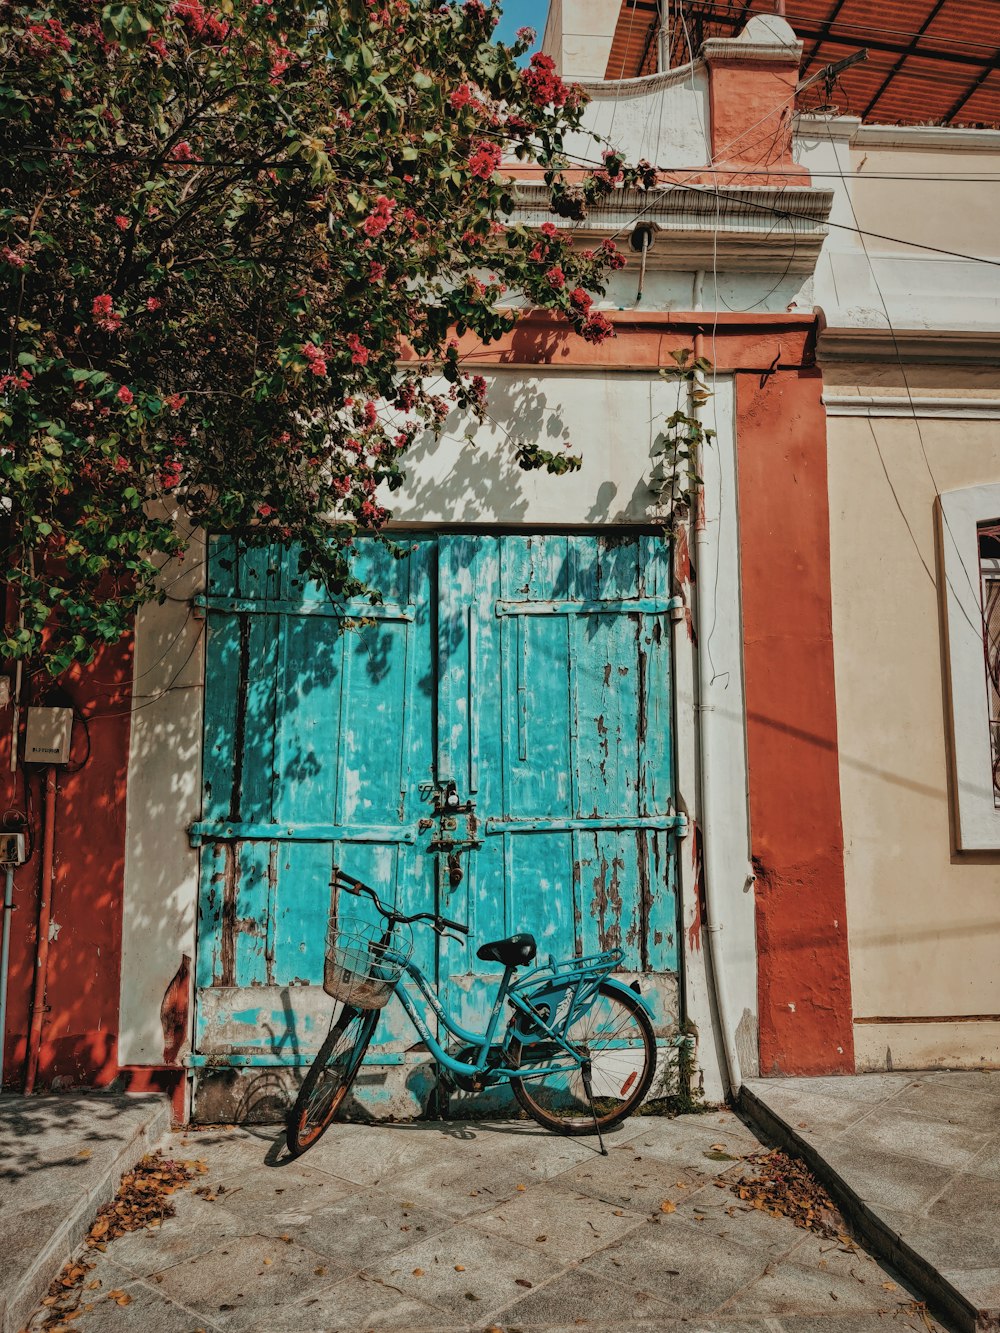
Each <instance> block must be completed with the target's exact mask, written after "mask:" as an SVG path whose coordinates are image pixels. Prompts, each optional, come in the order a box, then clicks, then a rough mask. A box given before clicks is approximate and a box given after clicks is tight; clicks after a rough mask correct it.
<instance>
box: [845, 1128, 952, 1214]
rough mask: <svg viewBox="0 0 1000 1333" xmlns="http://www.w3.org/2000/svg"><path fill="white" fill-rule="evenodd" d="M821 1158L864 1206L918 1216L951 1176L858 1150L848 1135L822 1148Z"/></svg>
mask: <svg viewBox="0 0 1000 1333" xmlns="http://www.w3.org/2000/svg"><path fill="white" fill-rule="evenodd" d="M823 1158H824V1160H825V1161H826V1162H827V1163H828V1164H829V1165H830V1166H831V1167H832V1168H833V1170H834V1171H836V1172H837V1174H838V1175H839V1176H840V1177H841V1179H842V1180H844V1181H845V1182H846V1183H847V1185H848V1186H849V1187H850V1188H851V1189H853V1190H854V1191H855V1193H856V1194H857V1195H858V1197H859V1198H861V1199H864V1200H865V1202H866V1203H870V1204H872V1206H873V1207H875V1208H879V1207H882V1206H883V1205H884V1206H886V1207H889V1208H897V1209H899V1210H900V1211H901V1212H904V1213H905V1212H912V1213H916V1212H919V1211H920V1209H921V1208H923V1207H924V1206H925V1205H926V1204H929V1203H930V1202H931V1201H932V1200H933V1199H934V1198H935V1197H936V1196H937V1195H938V1194H940V1192H941V1191H942V1190H943V1189H945V1187H946V1186H947V1185H948V1183H949V1182H950V1181H951V1180H952V1178H953V1176H954V1172H953V1171H951V1170H948V1169H947V1168H944V1167H936V1166H933V1165H932V1164H931V1163H930V1162H926V1161H923V1160H918V1159H916V1158H913V1157H897V1156H896V1155H895V1154H893V1153H891V1152H884V1151H879V1150H877V1149H872V1148H862V1147H859V1146H858V1145H856V1144H855V1143H854V1141H853V1139H852V1138H851V1137H850V1136H849V1135H848V1136H847V1137H845V1138H843V1139H839V1140H835V1141H832V1142H830V1143H827V1144H825V1145H824V1147H823Z"/></svg>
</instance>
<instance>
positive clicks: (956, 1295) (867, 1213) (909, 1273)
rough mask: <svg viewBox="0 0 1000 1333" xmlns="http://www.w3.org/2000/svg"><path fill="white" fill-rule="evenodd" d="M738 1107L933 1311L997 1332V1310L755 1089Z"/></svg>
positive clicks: (972, 1328) (967, 1327) (968, 1330)
mask: <svg viewBox="0 0 1000 1333" xmlns="http://www.w3.org/2000/svg"><path fill="white" fill-rule="evenodd" d="M738 1106H739V1109H740V1110H741V1111H743V1113H744V1114H745V1115H746V1117H747V1119H748V1120H749V1121H750V1122H751V1123H752V1124H753V1126H754V1128H755V1129H757V1130H759V1131H760V1133H761V1135H762V1136H763V1137H764V1138H765V1139H768V1140H769V1141H770V1142H772V1143H774V1144H776V1145H777V1146H778V1147H780V1148H785V1149H789V1150H790V1151H792V1152H793V1153H794V1154H795V1155H796V1157H801V1158H802V1160H803V1161H804V1162H805V1163H806V1165H807V1166H808V1167H809V1169H810V1170H811V1171H812V1173H813V1175H814V1176H815V1177H816V1178H817V1180H819V1181H820V1183H821V1184H822V1185H823V1186H824V1187H825V1189H826V1190H827V1192H828V1193H829V1195H830V1197H831V1198H832V1199H833V1201H834V1203H835V1204H836V1205H837V1207H838V1208H839V1209H840V1211H841V1212H842V1213H843V1215H844V1217H845V1218H847V1220H848V1221H849V1222H850V1224H851V1226H852V1227H853V1229H854V1230H855V1231H856V1232H857V1233H858V1234H859V1235H860V1236H861V1238H862V1240H863V1241H864V1242H865V1244H866V1246H868V1248H869V1249H871V1250H872V1251H873V1252H874V1253H875V1254H876V1255H877V1257H878V1258H880V1259H884V1260H886V1262H888V1263H890V1264H892V1266H893V1267H894V1268H896V1269H898V1271H899V1272H900V1273H901V1274H902V1275H903V1277H904V1278H906V1280H907V1282H908V1283H909V1284H910V1285H911V1286H912V1287H914V1288H915V1289H916V1290H917V1291H919V1292H920V1294H921V1296H923V1297H924V1299H925V1300H926V1302H927V1305H928V1307H929V1309H930V1310H931V1312H932V1313H933V1314H936V1315H938V1316H939V1317H940V1318H941V1319H943V1320H947V1321H948V1322H949V1323H951V1324H953V1325H954V1326H955V1328H956V1329H958V1330H959V1333H995V1331H996V1330H998V1329H1000V1310H979V1309H977V1308H976V1306H974V1305H973V1304H972V1302H971V1301H970V1300H969V1299H968V1297H967V1296H964V1295H963V1294H962V1292H961V1291H960V1290H959V1289H958V1288H957V1287H956V1286H954V1285H953V1284H952V1283H951V1282H949V1281H948V1279H947V1278H946V1277H945V1276H944V1275H943V1274H942V1273H941V1272H939V1270H938V1269H937V1268H935V1267H934V1265H933V1264H932V1263H930V1262H929V1260H927V1259H925V1258H924V1257H923V1255H921V1254H920V1252H919V1251H918V1250H915V1249H914V1248H913V1246H912V1245H910V1244H909V1243H908V1242H907V1241H906V1240H904V1239H903V1237H902V1236H900V1235H899V1234H898V1233H897V1232H896V1231H894V1230H893V1229H892V1227H890V1226H889V1224H888V1223H887V1222H886V1221H884V1220H883V1218H881V1217H880V1216H879V1215H878V1213H877V1212H876V1211H875V1210H874V1209H873V1208H872V1207H871V1205H870V1204H867V1203H865V1201H864V1200H863V1199H861V1198H860V1197H859V1196H858V1194H857V1193H856V1192H855V1191H854V1190H853V1189H852V1188H851V1186H850V1185H849V1184H848V1183H847V1181H846V1180H844V1178H843V1176H841V1175H839V1174H838V1173H837V1172H836V1171H835V1170H834V1169H833V1167H831V1166H830V1165H829V1163H828V1162H827V1161H826V1160H825V1158H824V1157H823V1156H822V1155H821V1154H820V1152H819V1151H818V1150H817V1149H816V1148H814V1147H813V1145H812V1144H811V1143H809V1141H808V1140H807V1139H804V1138H803V1137H802V1136H801V1135H800V1134H797V1133H796V1132H795V1130H794V1129H793V1128H792V1126H791V1125H790V1124H789V1123H788V1122H787V1121H786V1120H783V1119H782V1118H781V1117H780V1116H779V1115H777V1114H776V1113H775V1112H774V1111H772V1110H771V1108H770V1107H769V1106H768V1105H767V1104H766V1102H763V1101H761V1099H760V1098H759V1097H758V1096H757V1095H756V1093H754V1092H752V1091H751V1090H750V1089H749V1088H747V1087H746V1086H744V1087H742V1088H741V1089H740V1094H739V1099H738Z"/></svg>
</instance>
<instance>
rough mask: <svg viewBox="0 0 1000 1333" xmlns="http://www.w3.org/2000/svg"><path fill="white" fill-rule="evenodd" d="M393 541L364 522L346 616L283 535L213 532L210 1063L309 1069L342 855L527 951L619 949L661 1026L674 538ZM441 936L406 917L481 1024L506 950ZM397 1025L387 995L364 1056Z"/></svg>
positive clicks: (201, 1003) (199, 1021) (375, 1054)
mask: <svg viewBox="0 0 1000 1333" xmlns="http://www.w3.org/2000/svg"><path fill="white" fill-rule="evenodd" d="M406 544H407V547H408V554H407V555H406V557H405V558H403V559H401V560H397V559H393V558H392V556H391V555H390V554H389V553H388V552H387V551H385V549H384V548H382V547H379V546H378V545H377V544H376V543H374V542H359V543H358V555H357V561H358V572H359V573H360V575H361V577H363V578H367V579H369V580H370V581H371V582H372V583H373V584H375V585H376V586H378V587H379V588H380V590H381V591H382V593H383V598H384V601H383V604H382V605H381V606H378V607H368V606H366V607H365V608H363V612H364V616H365V619H366V621H368V622H370V623H366V624H364V625H363V626H361V627H360V628H354V629H347V630H346V631H343V632H341V628H342V627H341V625H340V624H338V620H337V615H338V612H339V613H340V614H341V615H342V614H343V613H344V611H345V610H347V611H350V612H351V613H352V614H353V615H355V616H360V614H361V613H362V608H360V607H357V608H350V607H349V608H337V607H334V606H333V605H332V604H331V603H330V601H329V599H328V598H326V597H325V595H324V594H323V592H322V590H321V589H320V588H318V587H317V586H315V585H312V584H307V583H306V582H305V581H304V579H303V578H302V576H300V575H299V574H298V573H297V572H296V571H297V561H296V553H295V551H294V550H291V549H283V548H278V547H273V548H264V549H261V550H257V551H249V552H243V553H242V554H240V555H239V556H237V553H236V552H235V551H234V550H233V548H232V546H231V545H230V543H229V542H228V541H226V540H222V539H220V540H216V541H213V542H212V543H210V578H209V595H208V627H209V638H208V650H207V652H208V658H207V661H208V665H207V680H206V724H205V725H206V737H205V775H204V778H205V786H204V808H203V818H202V820H201V822H200V823H199V824H197V825H196V826H195V828H194V830H193V831H194V835H195V837H196V838H198V839H200V841H201V842H202V845H203V852H202V884H203V891H202V899H201V905H200V916H199V926H200V935H199V944H198V950H197V961H196V985H197V997H198V998H197V1008H196V1025H195V1026H196V1046H195V1050H196V1052H197V1054H198V1055H199V1056H200V1057H202V1058H204V1059H210V1060H212V1061H213V1062H214V1063H215V1064H217V1065H219V1066H220V1067H225V1066H226V1064H227V1060H228V1061H229V1062H230V1063H232V1062H233V1060H235V1059H236V1057H239V1058H241V1059H245V1060H248V1059H255V1060H262V1061H263V1060H266V1061H267V1062H268V1064H270V1063H272V1062H273V1063H276V1064H281V1063H282V1062H287V1063H288V1064H289V1065H295V1064H298V1065H299V1066H300V1065H301V1064H302V1062H304V1061H307V1060H308V1057H309V1054H310V1052H311V1051H312V1050H314V1049H315V1046H316V1044H317V1043H318V1041H319V1040H320V1039H321V1036H322V1032H323V1030H324V1028H325V1024H326V1022H327V1021H328V1019H329V1014H330V1002H329V1001H328V1000H327V999H326V997H325V996H324V994H323V992H322V990H321V988H320V985H319V983H320V981H321V978H322V970H323V968H322V960H323V951H324V938H325V930H326V923H327V917H328V913H329V907H330V903H329V889H328V885H329V882H330V870H331V866H332V864H333V863H337V864H340V865H342V866H343V868H344V869H345V870H347V871H348V872H349V873H352V874H355V875H357V876H359V877H360V878H362V879H364V880H367V881H368V882H370V883H372V884H373V885H375V886H376V887H377V888H378V889H379V890H380V892H381V893H382V895H383V896H384V897H385V898H387V899H390V900H395V901H396V902H397V903H399V904H400V905H401V906H402V907H403V910H409V911H418V910H427V908H428V907H429V906H431V905H432V904H434V903H436V904H437V905H438V907H439V909H440V910H441V911H442V912H443V913H444V914H445V915H448V916H452V917H456V918H459V919H467V920H468V921H469V924H470V926H471V928H472V931H473V939H474V940H480V941H481V940H484V939H490V938H496V937H498V936H501V935H504V934H507V933H511V932H513V931H515V930H520V929H524V930H530V931H532V932H533V933H534V934H535V935H536V937H537V939H538V942H539V953H540V955H541V956H542V957H543V958H544V957H545V956H546V955H547V954H548V953H550V952H551V953H555V954H557V955H568V954H572V953H574V952H583V953H592V952H595V951H597V950H600V949H604V948H609V947H621V948H622V949H624V951H625V955H626V956H625V962H624V969H625V970H626V972H627V973H629V974H638V973H645V974H647V976H648V977H649V983H648V984H647V985H646V986H645V989H646V990H649V991H651V993H652V995H653V996H654V1002H655V1003H656V1005H657V1009H658V1012H657V1025H658V1027H659V1028H660V1030H661V1031H663V1032H668V1031H672V1030H673V1029H674V1027H675V1025H676V1020H677V1014H676V999H675V997H676V970H677V952H676V943H675V941H676V937H677V921H676V900H675V891H674V884H675V848H676V825H677V818H676V814H675V810H674V805H673V774H672V766H673V755H672V745H671V735H670V717H671V693H670V692H671V664H670V657H669V654H670V638H671V636H670V635H669V634H662V633H661V626H662V624H663V623H664V622H665V620H666V617H667V616H668V614H669V611H670V608H671V606H672V605H673V604H674V603H673V601H672V598H671V595H670V594H671V589H670V551H669V547H668V546H667V545H666V544H665V543H664V541H663V539H662V537H660V536H652V535H634V534H627V535H626V534H615V535H611V536H605V537H599V536H594V535H586V536H582V535H581V536H573V535H559V536H555V535H548V536H545V535H533V536H531V537H525V536H514V535H508V536H488V535H480V534H475V535H472V534H462V535H449V536H440V537H436V538H435V537H426V536H420V537H418V538H409V537H408V538H407V540H406ZM450 783H453V784H454V791H455V796H456V800H457V802H458V807H457V808H456V810H455V812H454V814H453V815H451V816H450V817H448V818H445V817H444V812H443V806H442V801H441V797H442V793H443V792H444V790H445V788H446V787H447V785H448V784H450ZM351 910H352V911H353V912H355V913H363V912H364V908H363V907H361V906H357V905H356V904H355V903H354V901H353V900H352V903H351ZM435 943H436V941H435V938H434V936H433V934H432V933H431V932H429V931H422V932H420V931H418V933H417V935H416V944H417V948H418V951H419V954H418V956H419V960H420V962H421V965H422V966H423V967H424V969H425V971H426V972H427V973H428V975H431V976H434V975H437V977H438V979H439V986H440V989H441V992H442V996H443V998H444V999H445V1000H446V1002H447V1003H448V1004H449V1005H450V1006H453V1008H454V1010H455V1013H456V1015H457V1016H458V1018H459V1021H460V1022H463V1023H464V1024H465V1025H467V1026H476V1025H477V1024H479V1023H480V1022H481V1021H482V1020H483V1018H484V1015H485V1013H486V1012H488V1009H489V1006H490V1003H491V1001H492V993H493V986H494V983H495V980H496V979H497V976H498V974H497V971H496V969H494V968H492V967H486V966H484V965H483V964H481V963H479V962H478V961H477V960H476V959H475V946H474V945H472V946H470V947H468V948H467V947H465V946H464V945H463V944H460V943H459V942H457V941H451V940H445V941H443V942H442V943H441V945H440V949H439V952H438V953H437V954H436V955H435V952H434V947H435ZM650 983H651V984H650ZM411 1043H412V1033H410V1032H409V1030H408V1028H407V1026H406V1023H405V1019H403V1018H402V1016H401V1015H400V1014H399V1012H398V1006H393V1005H390V1006H389V1008H388V1010H387V1011H386V1013H385V1015H384V1017H383V1020H382V1022H381V1024H380V1027H379V1029H378V1031H377V1033H376V1037H375V1042H374V1045H373V1049H372V1056H371V1059H372V1061H373V1062H374V1063H375V1064H378V1063H379V1062H380V1061H381V1062H385V1061H387V1060H391V1059H402V1058H404V1054H403V1053H404V1051H405V1049H406V1047H407V1046H409V1045H410V1044H411ZM216 1100H217V1099H214V1098H211V1097H210V1098H208V1101H210V1102H211V1103H212V1104H213V1105H215V1101H216Z"/></svg>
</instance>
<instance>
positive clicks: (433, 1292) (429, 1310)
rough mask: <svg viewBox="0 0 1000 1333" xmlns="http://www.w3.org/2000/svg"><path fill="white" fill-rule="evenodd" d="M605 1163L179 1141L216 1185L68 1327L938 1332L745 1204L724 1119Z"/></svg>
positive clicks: (417, 1146) (534, 1137) (827, 1244)
mask: <svg viewBox="0 0 1000 1333" xmlns="http://www.w3.org/2000/svg"><path fill="white" fill-rule="evenodd" d="M608 1146H609V1149H610V1151H609V1155H608V1156H607V1157H600V1156H599V1155H598V1154H597V1152H596V1151H595V1145H594V1144H593V1143H592V1142H591V1140H589V1139H585V1138H580V1139H568V1138H560V1137H556V1136H553V1135H551V1134H548V1133H546V1132H545V1131H543V1130H541V1129H539V1128H537V1127H536V1126H534V1125H532V1124H530V1123H524V1122H513V1123H497V1124H493V1123H482V1122H475V1123H470V1122H462V1123H458V1122H455V1123H450V1122H449V1123H432V1122H422V1123H412V1124H392V1125H390V1124H384V1123H382V1124H374V1125H362V1124H343V1125H339V1124H338V1125H334V1126H332V1127H331V1129H330V1130H329V1131H328V1132H327V1134H326V1136H325V1137H324V1138H323V1139H322V1140H321V1141H320V1143H319V1144H317V1145H316V1147H315V1148H314V1149H313V1150H312V1151H310V1152H309V1153H308V1154H307V1155H306V1156H305V1157H303V1158H300V1159H298V1160H296V1161H289V1160H288V1159H287V1157H286V1156H285V1154H284V1151H283V1144H282V1139H281V1137H280V1135H278V1133H277V1131H276V1130H274V1129H273V1128H268V1129H264V1128H263V1127H252V1128H251V1127H244V1128H241V1129H236V1128H224V1129H206V1130H194V1129H188V1130H184V1131H174V1132H172V1133H171V1134H169V1135H168V1136H167V1137H166V1138H165V1139H164V1140H163V1142H162V1144H161V1147H162V1149H163V1151H164V1152H165V1153H166V1154H168V1155H169V1156H171V1157H173V1158H175V1159H189V1160H190V1159H193V1160H201V1161H204V1162H205V1163H206V1164H207V1168H208V1169H207V1171H206V1172H205V1173H204V1174H202V1175H200V1176H199V1177H198V1178H197V1180H196V1181H195V1182H193V1185H192V1187H190V1188H187V1189H184V1190H182V1191H180V1192H178V1193H177V1194H175V1195H174V1196H172V1198H173V1201H174V1202H175V1203H176V1208H177V1212H176V1216H175V1217H172V1218H168V1219H166V1220H164V1221H163V1223H162V1225H160V1226H159V1227H157V1228H155V1229H152V1230H144V1231H137V1232H133V1233H130V1234H127V1235H124V1236H121V1237H119V1238H117V1239H115V1240H113V1241H111V1242H110V1243H109V1244H108V1246H107V1249H106V1251H105V1252H104V1253H100V1252H99V1251H95V1250H91V1251H89V1252H87V1256H86V1257H87V1261H88V1262H90V1263H93V1264H94V1265H95V1267H94V1268H93V1269H92V1271H91V1272H90V1273H88V1274H87V1288H86V1293H87V1305H89V1306H91V1307H92V1308H91V1309H89V1310H87V1309H83V1310H82V1311H81V1313H80V1315H79V1317H78V1318H76V1319H75V1320H74V1321H73V1322H72V1323H71V1324H70V1325H67V1327H69V1328H71V1329H72V1330H82V1333H96V1331H100V1333H104V1331H105V1330H107V1331H108V1333H196V1330H198V1329H202V1330H205V1331H206V1333H207V1330H217V1329H220V1330H241V1331H243V1333H291V1330H294V1333H310V1330H315V1331H318V1330H323V1333H331V1331H337V1330H364V1329H380V1330H406V1331H407V1333H430V1330H442V1331H443V1330H449V1333H453V1331H455V1330H468V1331H469V1333H471V1331H472V1330H477V1331H478V1333H484V1331H485V1330H493V1333H496V1330H503V1333H514V1331H515V1330H523V1331H524V1333H529V1331H530V1333H538V1331H540V1330H547V1331H548V1333H557V1331H558V1333H569V1331H570V1330H573V1331H574V1333H575V1331H576V1330H579V1329H581V1328H582V1329H586V1330H589V1331H590V1333H611V1331H612V1330H616V1331H623V1330H628V1331H629V1333H651V1331H652V1330H665V1331H666V1330H669V1331H670V1333H674V1331H675V1330H676V1331H677V1333H680V1331H681V1330H684V1333H817V1331H819V1333H875V1330H878V1333H888V1331H889V1330H892V1333H896V1331H897V1330H898V1331H900V1333H902V1330H906V1329H917V1330H921V1331H922V1333H926V1331H927V1330H940V1329H942V1328H944V1327H945V1326H943V1325H940V1324H938V1323H936V1322H935V1321H934V1320H933V1319H932V1318H930V1317H929V1316H927V1315H926V1314H925V1313H922V1311H921V1308H920V1306H919V1305H918V1304H917V1303H916V1302H917V1296H916V1292H915V1291H913V1290H911V1289H909V1288H908V1287H907V1286H906V1283H905V1282H904V1281H903V1279H902V1278H901V1277H900V1275H899V1274H898V1273H897V1272H895V1271H894V1270H893V1269H891V1268H888V1267H886V1266H883V1265H880V1264H879V1263H878V1262H876V1260H874V1259H873V1258H871V1257H870V1256H869V1255H868V1254H866V1253H865V1252H864V1250H863V1249H861V1248H857V1247H855V1246H853V1245H851V1244H843V1243H841V1242H840V1241H839V1240H838V1239H836V1238H835V1237H834V1238H830V1239H827V1238H823V1237H820V1236H818V1235H816V1234H814V1233H811V1232H808V1231H804V1230H802V1229H800V1228H798V1227H796V1226H795V1225H794V1224H793V1223H792V1221H791V1220H790V1219H789V1218H787V1217H780V1216H779V1217H775V1216H771V1215H769V1214H768V1213H766V1212H763V1211H758V1210H754V1209H753V1208H751V1207H750V1206H749V1205H748V1204H747V1203H745V1202H743V1201H741V1200H740V1199H739V1197H738V1196H737V1194H735V1193H734V1192H733V1191H732V1189H731V1186H732V1185H733V1184H734V1183H735V1182H736V1181H737V1180H738V1179H739V1178H740V1177H741V1176H743V1175H745V1174H747V1173H752V1172H753V1171H754V1169H755V1167H754V1164H753V1162H752V1161H751V1162H748V1161H746V1160H744V1159H745V1158H746V1157H747V1156H748V1155H750V1154H753V1153H755V1152H757V1151H759V1150H760V1148H761V1142H760V1140H759V1138H758V1137H757V1135H755V1134H754V1133H753V1132H752V1131H751V1130H750V1129H748V1128H747V1126H746V1125H745V1124H744V1123H743V1121H742V1120H740V1119H739V1118H738V1117H737V1116H736V1115H734V1114H733V1113H731V1112H728V1111H712V1112H709V1113H703V1114H699V1115H686V1116H681V1117H678V1118H676V1119H661V1118H654V1117H634V1118H633V1119H632V1120H630V1121H627V1122H626V1123H625V1125H623V1126H622V1127H620V1128H619V1129H618V1130H616V1131H614V1132H613V1133H612V1134H610V1135H609V1136H608ZM196 1188H197V1190H198V1192H196ZM95 1284H97V1285H95ZM110 1293H114V1294H113V1295H110V1297H109V1294H110ZM123 1297H126V1298H127V1300H123ZM39 1326H40V1319H36V1320H35V1321H34V1322H33V1323H32V1325H31V1327H32V1328H33V1329H34V1328H38V1327H39Z"/></svg>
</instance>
